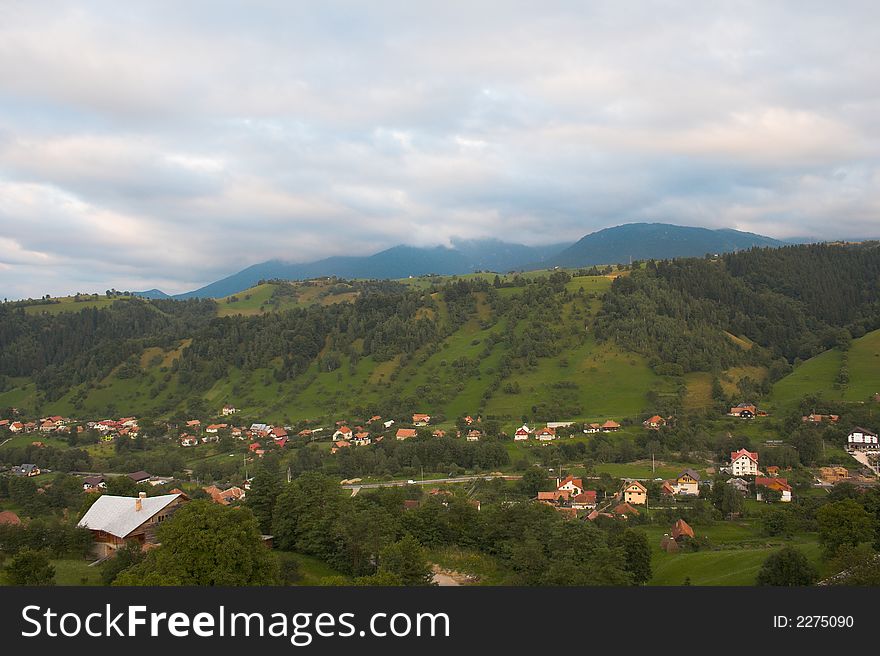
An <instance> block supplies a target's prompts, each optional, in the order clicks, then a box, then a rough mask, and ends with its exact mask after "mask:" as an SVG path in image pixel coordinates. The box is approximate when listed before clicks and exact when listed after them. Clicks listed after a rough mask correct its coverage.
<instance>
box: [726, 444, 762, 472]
mask: <svg viewBox="0 0 880 656" xmlns="http://www.w3.org/2000/svg"><path fill="white" fill-rule="evenodd" d="M730 473H731V474H733V475H734V476H757V475H758V454H757V453H754V452H752V451H748V450H746V449H740V450H739V451H733V452H731V454H730Z"/></svg>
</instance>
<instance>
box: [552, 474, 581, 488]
mask: <svg viewBox="0 0 880 656" xmlns="http://www.w3.org/2000/svg"><path fill="white" fill-rule="evenodd" d="M567 483H573V484H574V485H575V486H576V487H579V488H580V489H582V490H583V489H584V481H583V480H582V479H580V478H575V477H574V476H572V475H571V474H569V475H568V476H566V477H565V478H564V479H563V480H562V481H561V482H560V483H559V485H557V486H556V489H557V490H558V489H559V488H561V487H562V486H563V485H566V484H567Z"/></svg>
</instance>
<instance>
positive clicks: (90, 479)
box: [83, 476, 107, 492]
mask: <svg viewBox="0 0 880 656" xmlns="http://www.w3.org/2000/svg"><path fill="white" fill-rule="evenodd" d="M106 489H107V482H106V481H105V480H104V477H103V476H86V477H85V478H84V479H83V491H84V492H100V491H101V490H106Z"/></svg>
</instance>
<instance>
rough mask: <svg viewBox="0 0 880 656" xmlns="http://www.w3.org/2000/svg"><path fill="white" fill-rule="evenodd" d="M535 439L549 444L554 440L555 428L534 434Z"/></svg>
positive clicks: (544, 429) (543, 429)
mask: <svg viewBox="0 0 880 656" xmlns="http://www.w3.org/2000/svg"><path fill="white" fill-rule="evenodd" d="M535 439H536V440H538V441H539V442H549V441H550V440H555V439H556V429H555V428H542V429H541V430H539V431H538V432H537V433H535Z"/></svg>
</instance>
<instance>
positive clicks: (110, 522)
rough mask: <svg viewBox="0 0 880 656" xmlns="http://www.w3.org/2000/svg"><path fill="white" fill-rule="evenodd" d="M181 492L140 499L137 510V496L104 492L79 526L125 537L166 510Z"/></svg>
mask: <svg viewBox="0 0 880 656" xmlns="http://www.w3.org/2000/svg"><path fill="white" fill-rule="evenodd" d="M179 496H181V495H180V494H163V495H161V496H158V497H145V498H142V499H140V502H141V510H136V503H135V502H136V501H137V500H138V499H137V497H117V496H113V495H110V494H103V495H101V496H100V497H98V500H97V501H95V503H93V504H92V507H91V508H89V510H88V512H87V513H86V514H85V515H83V518H82V519H81V520H79V523H78V524H77V526H81V527H83V528H88V529H91V530H93V531H104V532H105V533H109V534H110V535H115V536H116V537H118V538H124V537H126V536H127V535H128V534H129V533H131V532H132V531H134V530H135V529H136V528H137V527H138V526H140V525H141V524H143V523H144V522H146V521H148V520H149V519H150V518H151V517H153V516H154V515H156V514H158V513H159V512H161V511H162V510H164V509H165V508H166V507H167V506H168V505H169V504H170V503H171V502H173V501H174V500H175V499H177V498H178V497H179Z"/></svg>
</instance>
